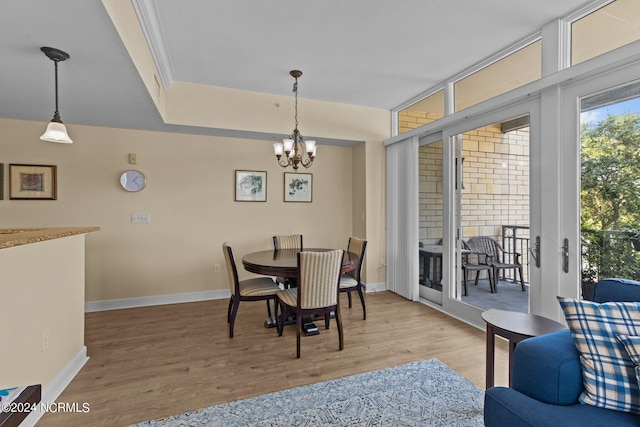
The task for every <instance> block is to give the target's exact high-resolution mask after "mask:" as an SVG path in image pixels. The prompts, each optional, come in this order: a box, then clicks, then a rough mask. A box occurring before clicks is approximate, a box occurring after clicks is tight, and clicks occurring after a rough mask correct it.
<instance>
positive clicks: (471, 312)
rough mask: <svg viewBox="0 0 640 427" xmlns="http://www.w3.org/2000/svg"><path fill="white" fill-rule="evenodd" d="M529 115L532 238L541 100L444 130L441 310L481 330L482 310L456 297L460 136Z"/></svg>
mask: <svg viewBox="0 0 640 427" xmlns="http://www.w3.org/2000/svg"><path fill="white" fill-rule="evenodd" d="M527 114H528V115H529V121H530V124H529V126H530V161H531V164H530V178H529V182H530V184H529V185H530V193H529V194H530V199H531V204H530V206H531V208H530V227H531V235H532V236H536V235H538V234H539V233H540V231H539V230H540V215H539V212H538V210H536V209H534V207H535V206H539V204H538V203H536V202H535V197H536V193H535V191H536V189H539V185H538V184H537V183H536V180H537V179H538V178H537V176H538V175H537V174H538V173H539V172H536V171H537V170H539V167H537V165H539V164H540V159H538V158H535V156H536V155H537V154H536V150H535V149H534V147H536V146H539V145H540V98H539V97H537V96H532V97H531V99H526V100H523V101H520V102H515V103H513V104H510V105H508V106H503V107H501V108H497V109H495V110H492V111H490V112H487V113H485V114H481V115H478V116H476V117H473V118H469V119H468V120H465V121H462V122H458V123H456V124H453V125H451V126H448V127H443V128H442V130H441V131H442V141H443V142H444V144H443V166H444V172H443V193H444V194H443V198H444V200H443V212H444V218H443V242H442V243H443V253H442V258H443V259H442V265H443V271H442V310H443V311H445V312H446V313H449V314H451V315H453V316H454V317H457V318H459V319H461V320H464V321H466V322H469V323H471V324H474V325H477V326H480V327H482V326H484V321H483V320H482V317H481V314H482V312H483V309H481V308H478V307H474V306H471V305H469V304H467V303H464V302H462V301H461V300H460V299H459V298H458V297H457V296H458V295H460V292H461V277H462V269H461V258H460V250H459V249H460V248H459V247H458V248H456V244H457V245H458V246H459V245H460V240H459V239H457V236H458V235H459V224H460V209H459V206H460V198H461V188H458V189H456V188H455V187H456V185H455V183H456V177H455V174H456V167H455V157H456V151H457V150H456V144H457V143H458V141H457V140H458V138H457V135H459V134H463V133H465V132H468V131H471V130H474V129H477V128H479V127H483V126H487V125H489V124H492V123H497V122H499V121H502V120H506V119H510V118H513V117H517V116H524V115H527ZM458 174H461V171H458ZM456 249H457V250H456ZM456 270H457V271H456ZM535 270H536V269H535V268H532V271H531V276H530V288H531V289H533V288H534V287H535V288H539V287H540V282H539V274H538V272H536V271H535Z"/></svg>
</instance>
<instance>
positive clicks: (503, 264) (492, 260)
mask: <svg viewBox="0 0 640 427" xmlns="http://www.w3.org/2000/svg"><path fill="white" fill-rule="evenodd" d="M469 246H470V247H471V249H472V250H473V251H474V252H478V253H484V254H487V256H488V263H489V264H490V265H491V272H492V274H493V291H494V292H498V271H499V270H509V269H513V270H514V271H518V273H520V287H521V288H522V290H523V291H524V290H525V287H524V277H523V275H522V263H521V262H520V253H519V252H515V251H514V252H507V251H505V250H504V249H503V247H502V246H501V245H500V243H498V241H497V240H496V239H494V238H493V237H489V236H474V237H472V238H470V239H469ZM507 256H508V257H509V261H507ZM511 257H513V262H511Z"/></svg>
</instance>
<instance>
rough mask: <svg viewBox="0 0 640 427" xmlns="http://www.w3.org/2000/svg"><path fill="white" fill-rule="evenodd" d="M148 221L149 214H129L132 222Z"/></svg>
mask: <svg viewBox="0 0 640 427" xmlns="http://www.w3.org/2000/svg"><path fill="white" fill-rule="evenodd" d="M149 222H151V216H150V215H149V214H131V223H132V224H148V223H149Z"/></svg>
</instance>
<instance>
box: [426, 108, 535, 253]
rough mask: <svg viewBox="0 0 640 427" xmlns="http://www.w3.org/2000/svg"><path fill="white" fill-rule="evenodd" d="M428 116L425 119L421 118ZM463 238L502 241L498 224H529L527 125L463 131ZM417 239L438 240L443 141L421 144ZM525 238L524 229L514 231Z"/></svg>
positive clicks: (494, 126)
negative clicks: (512, 127) (475, 237)
mask: <svg viewBox="0 0 640 427" xmlns="http://www.w3.org/2000/svg"><path fill="white" fill-rule="evenodd" d="M425 120H426V117H425ZM462 156H463V158H464V162H463V185H464V189H463V190H462V206H461V208H462V236H463V238H464V239H465V240H466V239H468V238H469V237H472V236H476V235H486V236H492V237H494V238H496V239H498V240H500V239H501V226H502V225H524V226H528V225H529V128H523V129H519V130H515V131H511V132H507V133H502V132H501V130H500V125H499V124H496V125H491V126H487V127H483V128H479V129H476V130H473V131H470V132H467V133H465V134H464V136H463V142H462ZM419 171H420V180H419V191H420V211H419V215H420V217H419V219H420V240H421V241H425V242H428V243H437V242H438V240H439V239H441V238H442V143H441V142H438V143H435V144H430V145H427V146H423V147H420V150H419ZM518 235H519V236H522V237H525V236H527V235H528V234H527V230H520V231H518Z"/></svg>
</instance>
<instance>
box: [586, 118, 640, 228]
mask: <svg viewBox="0 0 640 427" xmlns="http://www.w3.org/2000/svg"><path fill="white" fill-rule="evenodd" d="M581 141H582V147H581V155H582V189H581V194H580V198H581V212H582V224H583V226H585V227H587V228H591V229H597V230H622V229H627V228H638V226H639V225H640V116H638V115H637V114H635V113H634V114H620V115H607V117H606V118H605V119H604V120H602V121H600V122H598V123H596V124H594V125H588V124H585V125H583V127H582V139H581Z"/></svg>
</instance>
